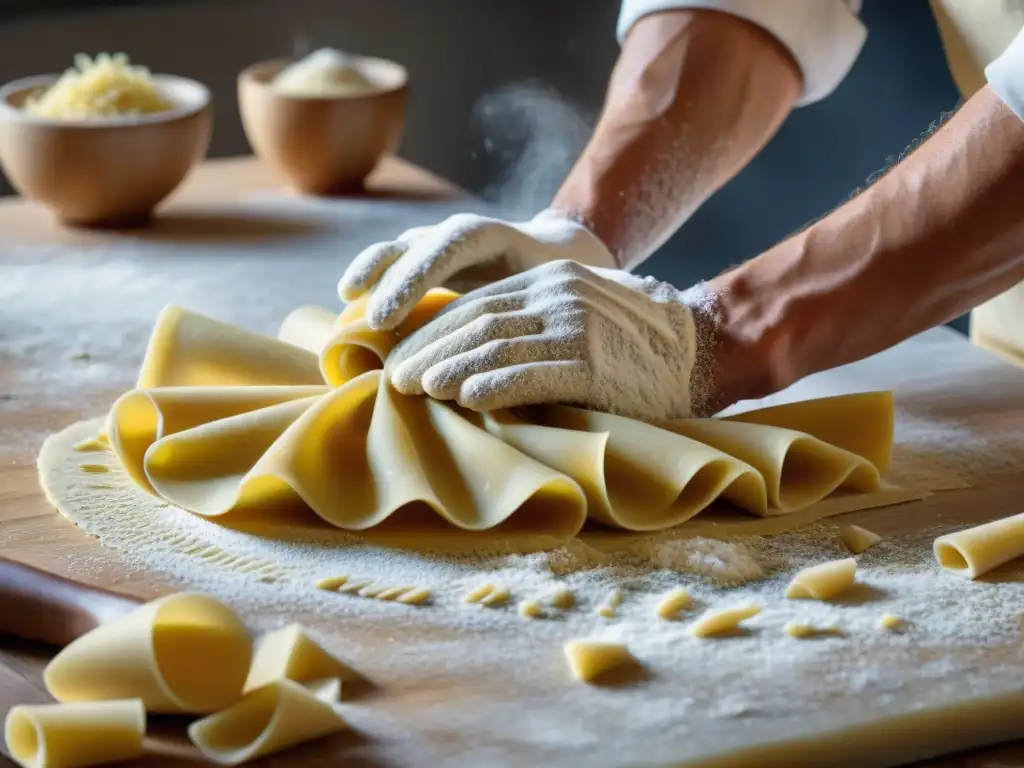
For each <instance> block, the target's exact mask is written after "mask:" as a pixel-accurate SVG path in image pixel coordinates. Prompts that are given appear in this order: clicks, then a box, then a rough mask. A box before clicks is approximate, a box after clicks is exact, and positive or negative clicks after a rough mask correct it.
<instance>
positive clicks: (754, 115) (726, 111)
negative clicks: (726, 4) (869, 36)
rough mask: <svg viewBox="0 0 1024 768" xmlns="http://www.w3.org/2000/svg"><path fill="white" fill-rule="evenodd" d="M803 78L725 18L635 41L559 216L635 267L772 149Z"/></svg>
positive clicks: (758, 33)
mask: <svg viewBox="0 0 1024 768" xmlns="http://www.w3.org/2000/svg"><path fill="white" fill-rule="evenodd" d="M800 89H801V78H800V74H799V71H798V70H797V67H796V65H795V63H794V62H793V60H792V58H791V57H790V55H789V54H788V53H787V52H786V50H785V49H784V48H783V47H782V46H781V45H780V44H779V43H778V42H777V41H776V40H775V39H774V38H773V37H771V36H770V35H769V34H767V33H766V32H764V31H763V30H761V29H759V28H758V27H756V26H754V25H753V24H750V23H749V22H747V21H744V20H742V19H739V18H736V17H733V16H730V15H727V14H723V13H718V12H715V11H704V10H698V11H672V12H665V13H659V14H652V15H651V16H648V17H646V18H644V19H642V20H641V21H639V22H638V23H637V24H636V26H635V27H634V28H633V30H632V31H631V33H630V35H629V37H628V39H627V40H626V42H625V44H624V46H623V49H622V53H621V55H620V56H619V60H618V62H617V64H616V66H615V70H614V72H613V74H612V78H611V82H610V84H609V88H608V93H607V96H606V100H605V106H604V110H603V113H602V115H601V118H600V120H599V122H598V125H597V128H596V129H595V131H594V135H593V137H592V138H591V140H590V142H589V144H588V145H587V147H586V149H585V150H584V151H583V153H582V155H581V156H580V159H579V160H578V162H577V163H576V165H575V167H574V168H573V170H572V172H571V173H570V174H569V176H568V178H567V179H566V181H565V183H564V184H563V186H562V188H561V189H560V190H559V192H558V194H557V195H556V197H555V199H554V201H553V203H552V207H553V208H556V209H559V210H564V211H566V212H568V213H570V214H571V215H573V216H575V217H577V218H579V219H580V220H582V221H583V222H585V223H586V224H587V225H588V226H589V227H590V228H591V229H592V230H593V231H594V232H595V233H596V234H597V236H598V237H599V238H601V240H602V241H603V242H604V243H605V245H607V246H608V248H609V250H611V251H612V253H613V254H615V257H616V259H617V261H618V263H619V265H620V266H621V267H623V268H627V269H628V268H631V267H634V266H635V265H637V264H638V263H640V262H641V261H643V260H644V259H645V258H647V257H648V256H649V255H650V254H651V253H652V252H653V251H654V250H655V249H656V248H657V247H658V246H659V245H661V244H662V243H663V242H664V241H665V240H666V239H667V238H668V237H669V236H670V235H671V234H672V233H673V232H675V231H676V229H678V228H679V227H680V226H681V225H682V224H683V223H684V222H685V221H686V219H687V218H689V217H690V216H691V215H692V214H693V213H694V211H696V210H697V208H698V207H699V206H700V205H701V204H702V203H703V202H704V201H705V200H706V199H707V198H708V197H709V196H710V195H711V194H713V193H714V192H715V191H716V190H718V189H719V188H720V187H721V186H722V185H724V184H725V183H726V182H727V181H728V180H729V179H731V178H732V177H733V176H734V175H735V174H736V173H738V172H739V171H740V170H741V169H742V168H743V167H744V166H745V165H746V164H747V163H748V162H749V161H750V159H751V158H752V157H753V156H754V155H755V154H756V153H757V152H758V151H759V150H760V149H761V147H763V146H764V144H765V143H766V142H767V141H768V139H769V138H770V137H771V136H772V135H773V134H774V132H775V131H776V129H777V128H778V127H779V125H780V124H781V123H782V121H783V120H784V119H785V118H786V116H787V115H788V114H789V112H790V111H791V110H792V108H793V105H794V103H795V102H796V100H797V98H798V97H799V94H800Z"/></svg>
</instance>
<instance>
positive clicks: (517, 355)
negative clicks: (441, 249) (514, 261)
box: [385, 260, 697, 421]
mask: <svg viewBox="0 0 1024 768" xmlns="http://www.w3.org/2000/svg"><path fill="white" fill-rule="evenodd" d="M387 279H389V278H385V280H387ZM696 346H697V341H696V327H695V324H694V320H693V314H692V312H691V310H690V308H689V307H688V306H686V304H684V303H683V302H682V301H681V298H680V293H679V291H677V290H676V289H675V288H673V287H672V286H670V285H668V284H667V283H663V282H660V281H658V280H655V279H654V278H650V277H646V278H641V277H637V276H635V275H631V274H629V273H627V272H623V271H620V270H615V269H605V268H600V267H588V266H585V265H583V264H580V263H578V262H575V261H567V260H558V261H552V262H549V263H546V264H543V265H541V266H539V267H536V268H535V269H533V270H530V271H529V272H526V273H523V274H519V275H513V276H512V277H509V278H506V279H504V280H501V281H498V282H496V283H494V284H492V285H489V286H486V287H484V288H481V289H478V290H476V291H473V292H472V293H469V294H466V295H465V296H462V297H461V298H459V299H457V300H456V301H454V302H452V303H451V304H449V305H448V306H447V307H445V309H444V310H442V311H441V312H440V313H439V314H438V315H437V317H435V318H434V319H433V320H432V321H431V322H430V323H428V324H427V325H425V326H423V327H422V328H420V329H419V330H418V331H416V332H414V333H413V334H412V335H410V336H409V337H408V338H407V339H405V340H404V341H403V342H402V343H401V344H399V346H398V347H396V348H395V350H394V351H393V352H392V353H391V355H390V356H389V358H388V363H387V368H386V370H387V371H388V374H389V376H390V377H391V381H392V383H393V385H394V386H395V388H396V389H397V390H398V391H400V392H402V393H403V394H406V395H418V394H424V393H426V394H428V395H430V396H432V397H434V398H437V399H441V400H456V401H457V402H458V403H459V404H460V405H462V406H464V407H466V408H471V409H473V410H479V411H488V410H496V409H501V408H511V407H516V406H525V405H535V404H540V403H570V404H573V405H579V406H583V407H586V408H591V409H594V410H598V411H603V412H608V413H615V414H619V415H622V416H626V417H632V418H637V419H642V420H647V421H658V420H667V419H674V418H685V417H687V416H690V415H691V411H690V379H691V371H692V369H693V366H694V351H695V349H696Z"/></svg>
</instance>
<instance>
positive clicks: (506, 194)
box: [470, 81, 594, 219]
mask: <svg viewBox="0 0 1024 768" xmlns="http://www.w3.org/2000/svg"><path fill="white" fill-rule="evenodd" d="M593 123H594V116H593V115H592V114H590V112H589V111H588V110H586V109H584V108H583V107H582V106H580V105H577V104H574V103H572V102H571V101H569V100H567V99H565V98H563V97H562V96H560V95H559V94H558V92H557V91H555V90H554V89H553V88H551V87H550V86H547V85H544V84H542V83H539V82H535V81H528V82H522V83H513V84H510V85H506V86H502V87H501V88H498V89H496V90H494V91H491V92H489V93H486V94H484V95H483V96H482V97H481V98H480V99H479V100H478V101H477V102H476V104H475V105H474V106H473V111H472V114H471V116H470V127H471V131H472V133H473V134H474V136H476V137H479V138H478V140H480V141H482V146H483V153H484V154H485V155H486V156H487V158H488V159H489V160H490V161H491V162H495V163H496V165H497V168H498V173H497V177H496V178H495V179H494V180H493V181H492V182H491V183H490V184H488V185H487V186H486V187H485V188H484V189H483V190H482V193H481V194H482V196H483V197H484V198H485V199H486V200H488V201H489V202H492V203H495V204H496V205H497V206H498V207H499V208H500V209H501V210H502V211H503V213H504V214H505V215H507V216H509V217H511V218H520V219H524V218H529V217H532V216H533V215H534V214H535V213H537V212H538V211H540V210H543V209H544V208H546V207H547V206H548V204H549V203H550V202H551V198H552V197H553V196H554V194H555V192H556V191H557V190H558V187H559V186H560V185H561V183H562V180H563V179H564V178H565V176H566V175H567V174H568V173H569V170H570V169H571V168H572V165H573V163H574V162H575V160H576V158H577V157H578V156H579V154H580V152H581V151H582V150H583V147H584V146H585V145H586V143H587V139H588V138H589V137H590V133H591V130H592V127H593Z"/></svg>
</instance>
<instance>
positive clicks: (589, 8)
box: [0, 0, 965, 328]
mask: <svg viewBox="0 0 1024 768" xmlns="http://www.w3.org/2000/svg"><path fill="white" fill-rule="evenodd" d="M617 13H618V0H502V1H500V2H499V1H498V0H202V2H171V1H170V0H167V1H165V2H159V1H157V0H150V2H139V1H138V0H136V2H89V1H88V0H0V51H2V52H3V53H2V54H0V81H7V80H10V79H13V78H15V77H21V76H25V75H30V74H38V73H41V72H55V71H60V70H61V69H63V68H64V67H66V66H68V65H69V64H70V62H71V58H72V56H73V55H74V53H76V52H77V51H85V52H88V53H96V52H99V51H121V50H123V51H125V52H127V53H128V54H129V55H131V56H132V57H133V59H135V60H136V61H138V62H139V63H143V64H146V65H147V66H149V67H150V68H151V69H153V70H154V71H161V72H174V73H176V74H181V75H185V76H188V77H193V78H196V79H199V80H202V81H203V82H205V83H206V84H207V85H209V86H210V87H211V88H212V89H213V92H214V94H215V99H216V117H215V120H216V129H215V135H214V139H213V144H212V147H211V155H212V156H215V157H216V156H226V155H237V154H243V153H246V152H248V145H247V143H246V141H245V138H244V136H243V135H242V130H241V125H240V122H239V119H238V114H237V108H236V103H235V76H236V74H237V72H238V71H239V70H240V69H242V68H243V67H245V66H246V65H248V64H250V63H252V62H254V61H257V60H260V59H266V58H271V57H275V56H282V55H293V54H301V53H304V52H306V51H308V50H309V49H310V48H314V47H319V46H324V45H330V46H333V47H337V48H341V49H344V50H350V51H354V52H359V53H367V54H375V55H380V56H385V57H388V58H393V59H397V60H399V61H401V62H402V63H403V64H405V65H406V66H407V67H408V68H409V70H410V73H411V83H412V88H413V94H412V103H411V108H410V115H409V122H408V128H407V132H406V137H405V141H404V144H403V146H402V150H401V154H402V155H403V156H404V157H406V158H408V159H410V160H412V161H414V162H416V163H419V164H420V165H423V166H425V167H426V168H428V169H430V170H432V171H435V172H437V173H440V174H441V175H443V176H446V177H447V178H450V179H452V180H453V181H455V182H457V183H458V184H460V185H462V186H463V187H465V188H467V189H470V190H472V191H475V192H480V193H483V194H485V195H486V196H489V197H492V198H498V199H500V200H501V201H502V202H504V203H505V204H507V205H509V206H511V207H514V208H516V209H519V210H521V211H522V212H524V213H525V212H527V211H530V210H531V209H533V208H536V207H542V206H543V205H544V203H545V202H546V198H547V196H549V195H550V194H551V192H552V191H553V189H554V187H555V186H556V185H557V182H558V180H559V178H560V177H561V174H563V173H564V171H565V169H566V168H567V167H568V164H569V163H571V161H572V159H573V158H574V157H575V154H576V153H577V152H578V150H579V148H580V146H581V145H582V142H583V141H584V140H585V138H586V135H587V130H588V127H589V125H590V123H591V122H592V119H593V116H594V114H595V113H596V111H597V109H598V108H599V106H600V102H601V96H602V93H603V90H604V84H605V80H606V78H607V76H608V73H609V71H610V69H611V66H612V63H613V61H614V58H615V56H616V53H617V50H618V47H617V44H616V41H615V37H614V29H615V20H616V16H617ZM862 18H863V20H864V21H865V22H866V24H867V26H868V29H869V36H868V41H867V44H866V45H865V48H864V51H863V53H862V54H861V57H860V59H859V60H858V62H857V64H856V65H855V66H854V69H853V71H852V72H851V74H850V76H849V77H848V78H847V79H846V80H845V81H844V82H843V84H842V85H841V86H840V88H839V89H838V91H837V92H836V93H835V94H833V95H832V96H831V97H830V98H828V99H826V100H825V101H823V102H821V103H819V104H816V105H813V106H811V107H807V108H804V109H801V110H799V111H798V112H797V113H796V114H794V115H793V117H791V118H790V120H789V121H788V122H787V123H786V125H785V126H784V128H783V129H782V131H781V132H780V133H779V135H778V136H777V137H776V138H775V139H774V140H773V141H772V143H771V144H770V145H769V146H768V147H767V149H766V150H765V151H764V152H763V153H762V154H761V155H760V156H759V157H758V158H757V159H756V160H755V161H754V162H753V163H752V164H751V165H750V167H749V168H747V169H746V170H745V171H744V172H743V173H742V174H741V175H740V176H739V177H738V178H737V179H736V180H735V181H734V182H733V183H732V184H730V185H729V186H728V187H727V188H726V189H724V190H723V191H721V192H720V193H719V194H718V195H717V196H715V198H714V199H712V200H711V201H710V202H709V203H708V204H706V205H705V206H704V207H703V208H702V209H701V210H700V211H699V212H698V213H697V215H696V216H695V217H694V218H693V219H691V221H690V222H689V223H688V224H687V225H686V227H685V228H684V229H683V230H682V231H681V232H680V233H679V234H677V235H676V236H675V237H674V238H672V240H670V241H669V243H668V244H666V246H665V247H664V248H663V249H662V250H661V251H660V252H659V253H658V254H657V255H656V256H655V257H654V258H653V259H652V260H651V261H650V262H649V263H648V265H646V269H645V271H647V272H650V273H652V274H655V275H656V276H658V277H660V278H662V279H666V280H669V281H670V282H673V283H675V284H676V285H679V286H683V285H689V284H691V283H693V282H695V281H697V280H699V279H702V278H706V277H710V276H712V275H714V274H715V273H717V272H719V271H720V270H722V269H723V268H725V267H726V266H728V265H730V264H734V263H736V262H739V261H742V260H744V259H746V258H749V257H751V256H753V255H755V254H756V253H758V252H759V251H760V250H762V249H764V248H766V247H767V246H769V245H771V244H772V243H774V242H776V241H777V240H779V239H780V238H782V237H784V236H785V235H787V234H788V233H790V232H792V231H793V230H795V229H797V228H799V227H800V226H802V225H803V224H804V223H806V222H807V221H808V220H810V219H813V218H815V217H817V216H818V215H820V214H821V213H822V212H824V211H826V210H828V209H829V208H831V207H832V206H834V205H836V204H837V203H839V202H840V201H842V200H843V199H845V198H846V197H847V196H848V195H849V194H850V193H851V192H852V191H853V190H854V189H856V188H857V187H859V186H862V185H863V184H864V183H865V181H866V180H868V179H869V178H870V177H871V176H872V174H874V173H875V172H877V171H878V170H880V169H882V168H884V167H885V166H886V165H887V164H888V163H889V162H890V161H891V160H892V159H893V158H895V157H897V156H898V155H899V154H900V153H901V152H902V151H903V150H904V149H905V148H906V147H907V145H908V144H910V143H911V142H912V141H913V140H915V139H916V138H917V137H919V136H920V135H921V134H922V133H923V132H925V131H926V130H927V129H928V127H929V125H930V124H931V123H932V122H933V121H934V120H936V119H937V118H938V117H939V116H940V114H941V113H942V112H943V111H946V110H949V109H951V108H953V107H954V106H955V105H956V103H957V101H958V95H957V92H956V90H955V88H954V86H953V83H952V80H951V78H950V76H949V73H948V71H947V69H946V65H945V60H944V58H943V55H942V49H941V46H940V43H939V39H938V34H937V32H936V30H935V26H934V23H933V21H932V18H931V13H930V11H929V8H928V3H927V0H899V1H898V2H896V1H894V0H865V2H864V9H863V12H862ZM524 84H526V85H524ZM4 191H6V192H9V188H6V187H5V190H4ZM956 325H957V326H958V327H960V328H965V325H964V323H963V321H962V320H961V321H957V323H956Z"/></svg>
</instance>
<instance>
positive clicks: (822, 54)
mask: <svg viewBox="0 0 1024 768" xmlns="http://www.w3.org/2000/svg"><path fill="white" fill-rule="evenodd" d="M682 9H706V10H712V11H721V12H723V13H731V14H733V15H734V16H739V17H740V18H743V19H746V20H747V21H749V22H751V23H753V24H756V25H757V26H759V27H761V28H762V29H764V30H765V31H767V32H769V33H770V34H771V35H773V36H774V37H775V38H776V39H777V40H778V41H779V42H780V43H781V44H782V45H784V46H785V47H786V48H787V49H788V50H789V52H790V54H791V55H792V56H793V58H794V60H795V61H796V63H797V66H798V67H799V68H800V72H801V73H802V75H803V80H804V90H803V93H802V94H801V97H800V100H799V101H798V102H797V103H798V104H799V105H804V104H811V103H813V102H815V101H818V100H820V99H823V98H825V97H826V96H828V95H829V94H830V93H832V91H834V90H835V89H836V87H837V86H838V85H839V83H841V82H842V80H843V78H844V77H846V75H847V73H848V72H849V71H850V68H851V67H852V66H853V63H854V61H856V60H857V56H858V55H859V54H860V49H861V47H862V46H863V45H864V40H865V38H866V37H867V29H866V28H865V27H864V25H863V24H862V23H861V21H860V19H859V18H858V16H857V14H858V12H859V11H860V0H622V5H621V9H620V11H619V23H618V29H617V35H618V38H619V42H620V43H621V42H622V41H624V40H625V39H626V35H627V34H629V30H630V29H632V27H633V25H634V24H635V23H636V22H637V21H639V20H640V19H641V18H643V17H644V16H647V15H649V14H652V13H657V12H659V11H673V10H682Z"/></svg>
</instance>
